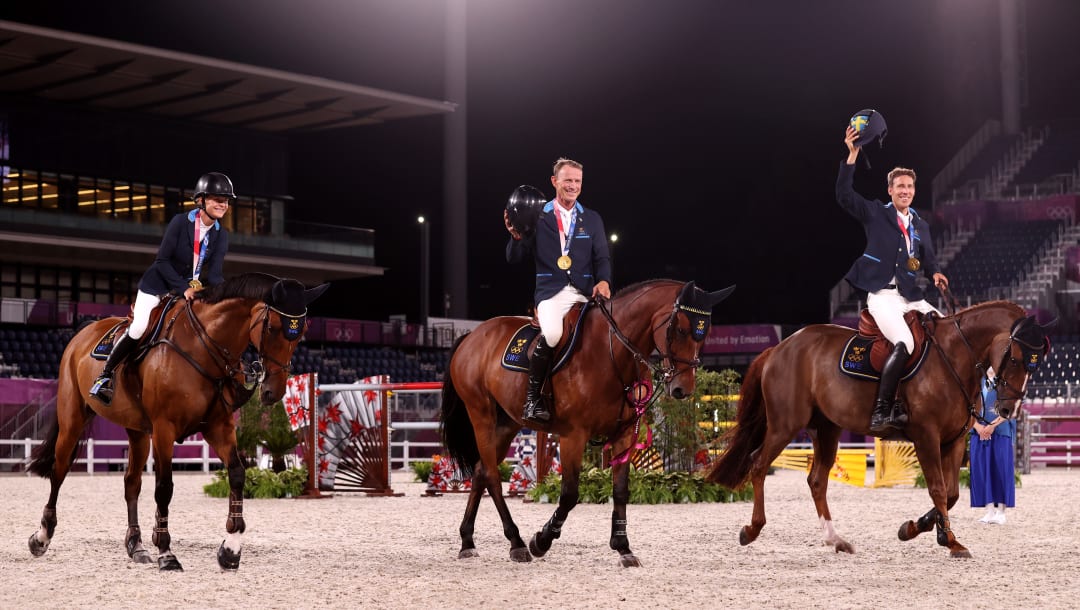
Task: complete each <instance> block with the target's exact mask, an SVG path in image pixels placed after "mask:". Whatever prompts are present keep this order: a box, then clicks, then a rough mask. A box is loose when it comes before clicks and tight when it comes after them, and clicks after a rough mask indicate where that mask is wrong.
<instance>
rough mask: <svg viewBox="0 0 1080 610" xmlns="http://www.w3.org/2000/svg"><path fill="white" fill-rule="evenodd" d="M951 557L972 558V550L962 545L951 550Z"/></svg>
mask: <svg viewBox="0 0 1080 610" xmlns="http://www.w3.org/2000/svg"><path fill="white" fill-rule="evenodd" d="M949 557H952V558H953V559H971V551H969V550H967V549H965V548H964V547H960V548H958V549H953V550H951V551H949Z"/></svg>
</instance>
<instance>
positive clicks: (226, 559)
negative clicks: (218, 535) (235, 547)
mask: <svg viewBox="0 0 1080 610" xmlns="http://www.w3.org/2000/svg"><path fill="white" fill-rule="evenodd" d="M217 562H218V565H219V566H221V569H222V571H225V572H235V571H236V570H237V569H238V568H239V567H240V551H237V552H235V553H234V552H232V551H231V550H229V549H227V548H225V541H224V540H222V541H221V546H219V547H218V550H217Z"/></svg>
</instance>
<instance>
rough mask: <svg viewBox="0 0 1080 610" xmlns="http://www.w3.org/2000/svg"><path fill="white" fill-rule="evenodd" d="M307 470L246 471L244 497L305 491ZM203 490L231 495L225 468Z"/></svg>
mask: <svg viewBox="0 0 1080 610" xmlns="http://www.w3.org/2000/svg"><path fill="white" fill-rule="evenodd" d="M306 481H307V470H306V469H304V468H289V469H287V470H284V471H282V472H281V473H275V472H274V471H273V470H264V469H262V468H248V469H247V470H245V471H244V498H247V499H252V498H292V497H296V496H298V495H300V494H301V493H302V492H303V491H304V483H305V482H306ZM203 492H204V493H205V494H206V495H208V496H210V497H212V498H227V497H229V475H228V472H227V471H226V470H224V469H222V470H218V471H216V472H215V473H214V480H213V482H211V483H210V484H208V485H204V486H203Z"/></svg>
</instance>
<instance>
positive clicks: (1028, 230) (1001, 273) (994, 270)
mask: <svg viewBox="0 0 1080 610" xmlns="http://www.w3.org/2000/svg"><path fill="white" fill-rule="evenodd" d="M1061 226H1062V221H1057V220H1035V221H1029V222H1024V223H996V224H988V225H985V226H983V227H982V229H980V230H979V231H977V232H976V233H975V236H974V237H973V238H972V239H971V241H969V242H968V244H967V246H965V247H964V248H963V249H962V250H960V252H959V253H958V254H957V255H956V258H954V259H953V260H952V262H950V263H949V265H948V266H947V267H946V269H945V275H946V276H948V277H949V283H950V287H951V289H952V291H953V294H954V295H956V296H957V297H958V298H963V297H972V298H973V299H975V300H976V301H981V300H986V299H993V298H1001V297H1002V296H1003V293H1002V291H1000V290H999V289H1000V288H1002V287H1009V286H1013V285H1015V284H1016V283H1017V281H1019V280H1020V279H1021V276H1022V275H1023V274H1025V273H1027V272H1030V271H1031V269H1032V261H1033V260H1034V259H1035V257H1036V256H1037V255H1038V253H1039V252H1040V251H1041V250H1042V249H1044V248H1045V247H1046V246H1047V245H1049V243H1050V241H1051V240H1052V238H1053V236H1054V234H1055V232H1056V231H1058V230H1059V229H1060V228H1061Z"/></svg>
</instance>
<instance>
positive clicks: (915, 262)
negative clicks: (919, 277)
mask: <svg viewBox="0 0 1080 610" xmlns="http://www.w3.org/2000/svg"><path fill="white" fill-rule="evenodd" d="M919 267H922V263H920V262H919V259H917V258H915V257H914V256H912V257H911V258H909V259H907V268H908V271H918V270H919Z"/></svg>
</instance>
